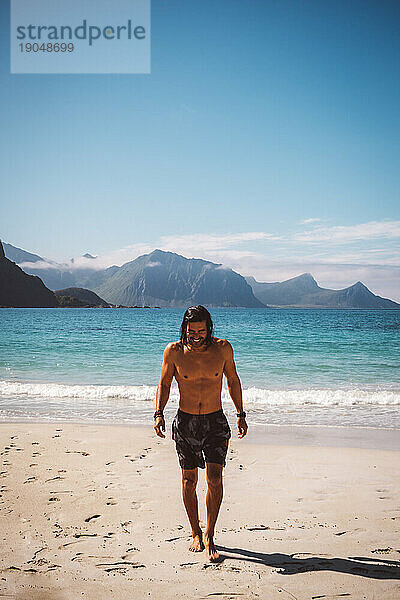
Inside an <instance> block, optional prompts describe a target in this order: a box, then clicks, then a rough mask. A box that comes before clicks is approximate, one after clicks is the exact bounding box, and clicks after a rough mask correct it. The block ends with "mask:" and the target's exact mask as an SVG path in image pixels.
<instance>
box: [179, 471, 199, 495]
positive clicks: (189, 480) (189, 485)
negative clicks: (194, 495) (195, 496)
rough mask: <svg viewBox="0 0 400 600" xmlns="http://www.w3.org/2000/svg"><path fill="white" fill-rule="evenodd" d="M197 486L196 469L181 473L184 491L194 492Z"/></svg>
mask: <svg viewBox="0 0 400 600" xmlns="http://www.w3.org/2000/svg"><path fill="white" fill-rule="evenodd" d="M196 485H197V469H190V470H186V469H184V470H183V471H182V486H183V489H184V490H187V491H190V490H195V489H196Z"/></svg>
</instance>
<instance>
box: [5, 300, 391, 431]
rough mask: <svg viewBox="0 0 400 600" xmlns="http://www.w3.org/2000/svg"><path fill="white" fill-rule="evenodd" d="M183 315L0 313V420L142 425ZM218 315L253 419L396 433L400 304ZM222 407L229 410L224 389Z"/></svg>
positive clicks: (215, 316)
mask: <svg viewBox="0 0 400 600" xmlns="http://www.w3.org/2000/svg"><path fill="white" fill-rule="evenodd" d="M183 312H184V311H183V310H182V309H1V311H0V419H2V420H10V419H11V420H26V419H36V420H60V419H61V420H62V419H69V420H77V421H87V420H89V421H93V420H101V421H104V420H106V421H112V422H116V421H117V422H143V421H144V420H147V419H148V417H149V416H150V415H151V413H152V412H153V403H154V393H155V386H156V385H157V382H158V378H159V372H160V366H161V360H162V353H163V350H164V348H165V345H166V344H167V343H168V342H169V341H172V340H176V339H178V337H179V327H180V323H181V319H182V316H183ZM211 313H212V316H213V319H214V325H215V335H216V336H217V337H223V338H226V339H228V340H229V341H230V342H231V343H232V345H233V347H234V351H235V358H236V363H237V367H238V372H239V375H240V377H241V380H242V385H243V388H244V398H245V403H246V407H247V409H248V414H249V420H250V421H253V422H255V423H275V424H298V425H300V424H308V425H317V424H325V425H352V426H363V427H389V428H400V419H399V405H400V368H399V366H400V352H399V346H400V343H399V334H400V311H395V310H389V311H374V310H300V309H293V310H291V309H282V310H268V309H213V310H211ZM224 405H225V406H226V408H227V412H228V414H229V412H232V413H233V412H234V411H233V405H232V404H231V403H230V401H229V398H228V396H227V393H226V391H225V392H224ZM176 406H177V390H176V386H174V387H173V389H172V393H171V400H170V403H169V406H168V410H169V412H170V413H172V412H173V411H174V410H176ZM231 406H232V408H231Z"/></svg>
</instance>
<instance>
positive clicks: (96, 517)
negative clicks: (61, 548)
mask: <svg viewBox="0 0 400 600" xmlns="http://www.w3.org/2000/svg"><path fill="white" fill-rule="evenodd" d="M99 517H101V515H92V516H91V517H87V518H86V519H85V523H90V521H91V520H92V519H98V518H99Z"/></svg>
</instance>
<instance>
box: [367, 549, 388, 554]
mask: <svg viewBox="0 0 400 600" xmlns="http://www.w3.org/2000/svg"><path fill="white" fill-rule="evenodd" d="M371 552H373V553H374V554H390V552H393V548H375V550H371Z"/></svg>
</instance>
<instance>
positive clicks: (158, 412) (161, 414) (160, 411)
mask: <svg viewBox="0 0 400 600" xmlns="http://www.w3.org/2000/svg"><path fill="white" fill-rule="evenodd" d="M157 417H161V418H164V413H163V411H162V410H156V412H155V413H154V418H155V419H157Z"/></svg>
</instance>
